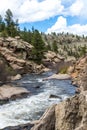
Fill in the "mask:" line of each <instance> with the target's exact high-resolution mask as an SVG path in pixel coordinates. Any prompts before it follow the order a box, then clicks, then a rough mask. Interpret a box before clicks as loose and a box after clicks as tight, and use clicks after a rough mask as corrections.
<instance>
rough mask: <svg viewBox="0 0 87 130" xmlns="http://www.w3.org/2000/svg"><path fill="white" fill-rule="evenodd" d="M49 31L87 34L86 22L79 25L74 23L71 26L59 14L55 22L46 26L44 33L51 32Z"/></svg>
mask: <svg viewBox="0 0 87 130" xmlns="http://www.w3.org/2000/svg"><path fill="white" fill-rule="evenodd" d="M51 32H56V33H60V32H65V33H67V32H69V33H73V34H78V35H83V34H84V35H87V24H86V25H80V24H74V25H71V26H68V25H67V20H66V18H64V17H62V16H60V17H59V18H58V19H57V21H56V23H55V24H54V25H53V26H52V27H51V28H48V29H47V31H46V33H51Z"/></svg>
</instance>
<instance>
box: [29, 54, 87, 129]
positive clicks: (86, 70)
mask: <svg viewBox="0 0 87 130" xmlns="http://www.w3.org/2000/svg"><path fill="white" fill-rule="evenodd" d="M72 76H73V78H74V79H73V81H75V84H76V85H77V86H78V87H79V90H80V91H79V93H80V94H76V95H75V96H73V97H71V98H68V99H67V100H65V101H63V102H62V103H59V104H57V105H55V106H53V107H50V108H49V109H48V111H46V112H45V113H44V115H43V116H42V118H40V120H39V123H38V124H36V125H35V126H34V127H33V128H32V129H31V130H86V129H87V56H86V57H84V58H82V59H80V60H79V61H78V62H77V64H76V66H75V70H74V73H73V74H72ZM74 76H75V77H74ZM54 113H55V114H54Z"/></svg>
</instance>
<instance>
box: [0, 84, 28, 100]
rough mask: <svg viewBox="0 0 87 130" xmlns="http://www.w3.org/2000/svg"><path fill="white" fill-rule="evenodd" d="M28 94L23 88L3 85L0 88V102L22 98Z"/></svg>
mask: <svg viewBox="0 0 87 130" xmlns="http://www.w3.org/2000/svg"><path fill="white" fill-rule="evenodd" d="M29 93H30V92H29V91H28V90H27V89H25V88H23V87H15V86H13V85H3V86H1V87H0V101H5V100H9V99H16V98H22V97H25V96H27V95H28V94H29Z"/></svg>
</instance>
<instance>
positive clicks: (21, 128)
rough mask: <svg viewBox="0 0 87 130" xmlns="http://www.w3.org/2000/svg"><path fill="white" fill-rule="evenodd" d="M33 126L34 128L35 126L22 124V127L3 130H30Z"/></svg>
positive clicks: (10, 127) (4, 129)
mask: <svg viewBox="0 0 87 130" xmlns="http://www.w3.org/2000/svg"><path fill="white" fill-rule="evenodd" d="M32 126H33V124H31V123H27V124H22V125H18V126H9V127H6V128H3V129H1V130H30V129H31V127H32Z"/></svg>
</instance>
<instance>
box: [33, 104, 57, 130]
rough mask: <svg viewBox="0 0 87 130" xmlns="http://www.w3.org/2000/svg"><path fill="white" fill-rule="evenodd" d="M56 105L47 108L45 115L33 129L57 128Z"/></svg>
mask: <svg viewBox="0 0 87 130" xmlns="http://www.w3.org/2000/svg"><path fill="white" fill-rule="evenodd" d="M55 106H56V105H54V106H51V107H50V108H48V109H47V110H46V112H45V113H44V114H43V116H42V117H41V118H40V120H39V123H37V124H36V125H35V126H34V127H33V128H31V130H55Z"/></svg>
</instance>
